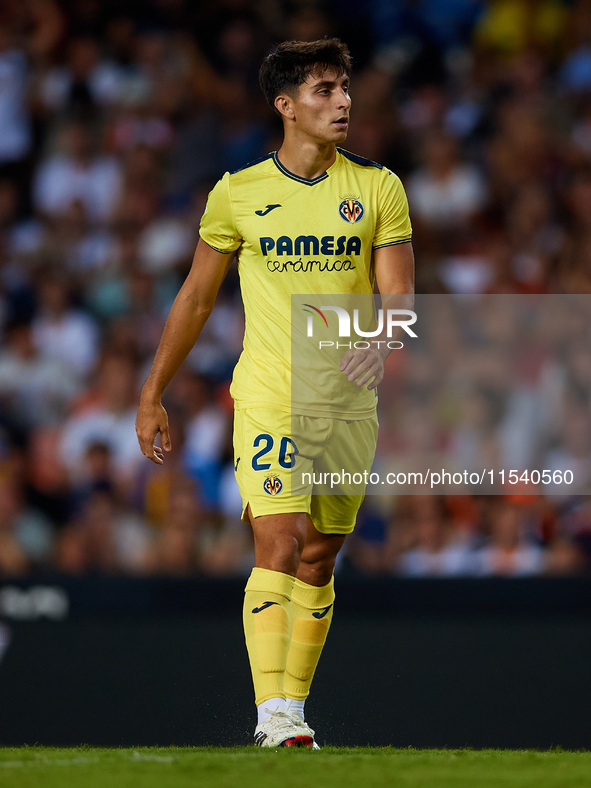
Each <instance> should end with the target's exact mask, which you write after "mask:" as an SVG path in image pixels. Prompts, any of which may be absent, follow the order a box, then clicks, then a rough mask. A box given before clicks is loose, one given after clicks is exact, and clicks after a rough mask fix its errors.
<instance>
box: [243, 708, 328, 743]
mask: <svg viewBox="0 0 591 788" xmlns="http://www.w3.org/2000/svg"><path fill="white" fill-rule="evenodd" d="M265 711H266V712H267V714H270V715H271V717H270V718H269V719H268V720H267V721H266V722H261V723H260V724H259V725H257V726H256V728H255V731H254V743H255V744H256V745H257V746H258V747H313V746H314V731H312V730H311V729H310V728H309V727H308V726H307V725H305V723H304V724H302V722H301V718H300V717H299V715H292V714H289V713H288V712H287V711H284V710H283V709H275V710H274V711H272V710H271V709H265Z"/></svg>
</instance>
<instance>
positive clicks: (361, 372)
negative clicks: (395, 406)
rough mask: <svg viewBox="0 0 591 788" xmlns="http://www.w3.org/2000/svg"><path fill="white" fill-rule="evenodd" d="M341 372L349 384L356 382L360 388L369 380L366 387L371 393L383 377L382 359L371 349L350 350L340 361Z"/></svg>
mask: <svg viewBox="0 0 591 788" xmlns="http://www.w3.org/2000/svg"><path fill="white" fill-rule="evenodd" d="M341 372H342V373H343V374H345V375H346V376H347V380H348V381H349V382H350V383H353V382H356V383H357V385H358V386H360V387H361V386H364V385H365V384H366V383H367V381H368V380H371V383H370V384H369V385H368V387H367V388H368V389H369V390H370V391H371V389H375V388H376V387H377V386H379V385H380V383H381V382H382V378H383V377H384V358H383V357H382V355H381V353H380V352H379V351H378V350H373V349H372V348H362V349H356V348H351V350H347V352H346V353H345V355H344V356H343V358H342V359H341ZM372 378H373V380H372Z"/></svg>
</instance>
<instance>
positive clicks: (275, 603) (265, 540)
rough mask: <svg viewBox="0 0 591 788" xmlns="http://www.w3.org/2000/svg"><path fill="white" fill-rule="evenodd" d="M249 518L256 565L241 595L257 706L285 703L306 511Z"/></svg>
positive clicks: (261, 710)
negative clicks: (293, 602) (292, 610)
mask: <svg viewBox="0 0 591 788" xmlns="http://www.w3.org/2000/svg"><path fill="white" fill-rule="evenodd" d="M247 511H248V516H249V519H250V523H251V525H252V530H253V534H254V545H255V567H254V569H253V570H252V573H251V575H250V577H249V579H248V583H247V584H246V590H245V595H244V632H245V636H246V646H247V649H248V655H249V659H250V666H251V670H252V678H253V683H254V690H255V702H256V704H257V707H258V709H259V720H258V721H259V722H263V721H264V720H265V719H266V716H267V715H266V714H265V712H264V707H265V704H267V705H268V706H269V707H272V708H277V707H281V706H284V705H285V704H284V701H285V690H284V688H283V680H284V674H285V665H286V661H287V652H288V649H289V642H290V638H291V629H292V613H291V599H292V594H293V587H294V584H295V574H296V572H297V569H298V566H299V562H300V557H301V554H302V550H303V548H304V544H305V540H306V527H307V515H306V514H304V513H294V514H271V515H263V516H261V517H256V518H255V517H252V513H251V511H250V507H248V510H247Z"/></svg>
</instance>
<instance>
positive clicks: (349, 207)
mask: <svg viewBox="0 0 591 788" xmlns="http://www.w3.org/2000/svg"><path fill="white" fill-rule="evenodd" d="M364 213H365V209H364V207H363V204H362V203H361V200H358V199H357V198H356V197H346V198H345V199H344V200H343V201H342V202H341V204H340V205H339V214H340V215H341V219H344V220H345V221H346V222H349V224H355V222H358V221H359V220H360V219H361V218H362V217H363V214H364Z"/></svg>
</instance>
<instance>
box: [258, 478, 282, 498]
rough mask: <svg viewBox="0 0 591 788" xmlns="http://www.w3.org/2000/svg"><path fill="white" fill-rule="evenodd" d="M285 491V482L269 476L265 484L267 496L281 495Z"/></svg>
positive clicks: (264, 488)
mask: <svg viewBox="0 0 591 788" xmlns="http://www.w3.org/2000/svg"><path fill="white" fill-rule="evenodd" d="M282 489H283V482H282V481H281V479H280V478H279V476H267V478H266V479H265V481H264V482H263V490H264V491H265V492H266V493H267V495H279V493H280V492H281V490H282Z"/></svg>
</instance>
